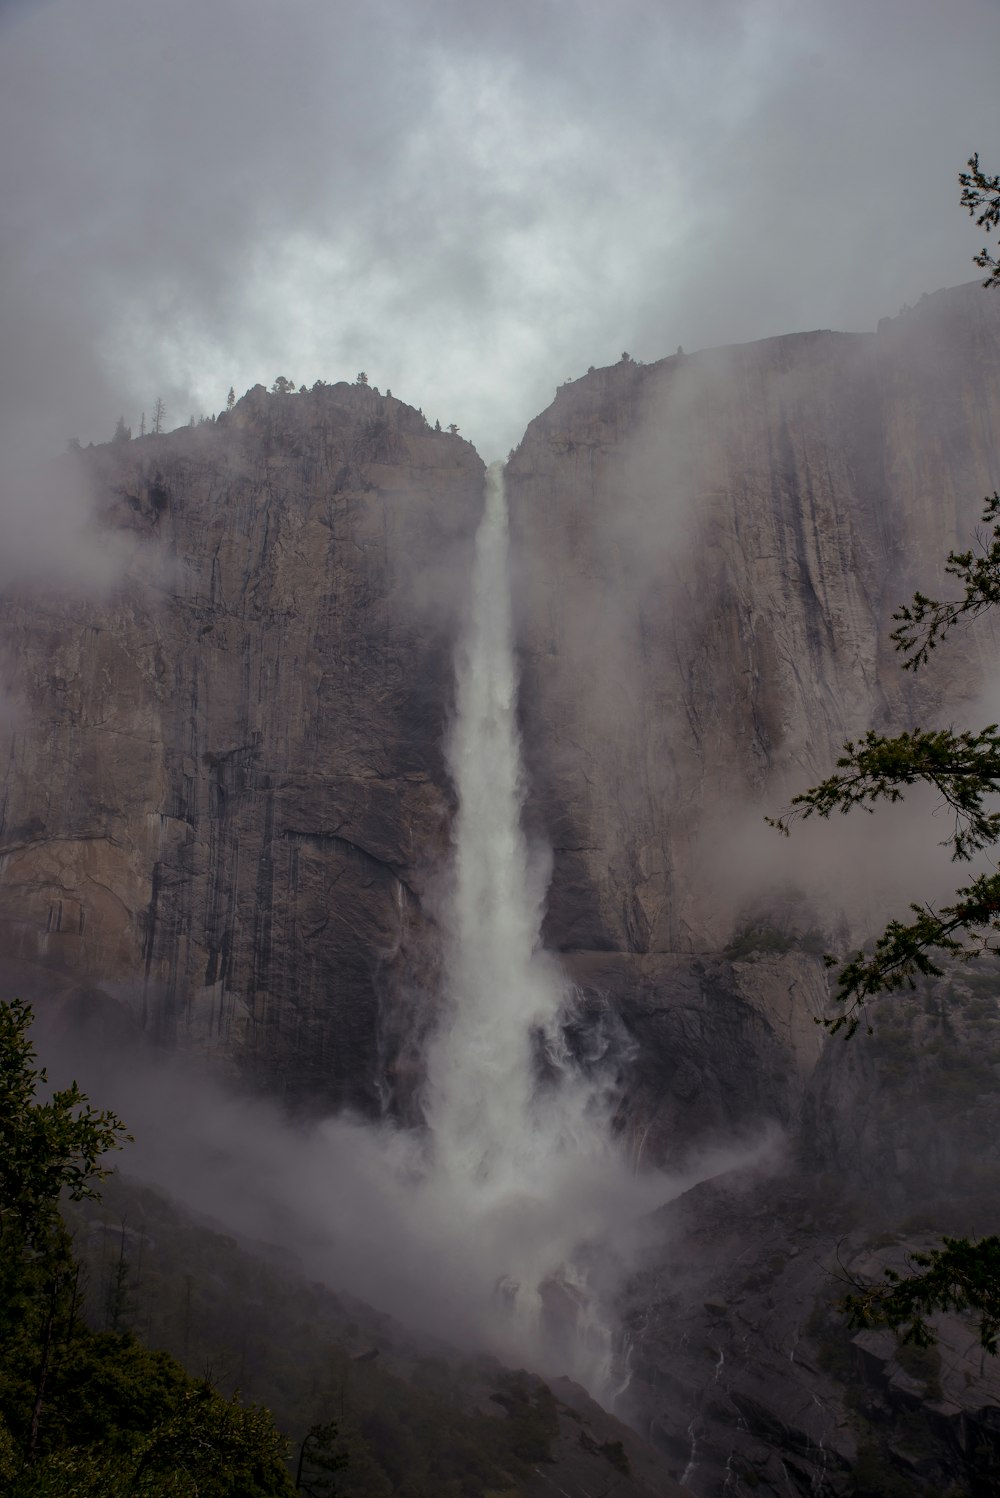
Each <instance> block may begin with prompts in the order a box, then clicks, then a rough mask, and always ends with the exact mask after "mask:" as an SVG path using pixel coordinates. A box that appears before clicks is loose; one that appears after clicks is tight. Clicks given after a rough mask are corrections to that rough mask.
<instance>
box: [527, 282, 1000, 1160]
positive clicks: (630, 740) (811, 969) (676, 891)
mask: <svg viewBox="0 0 1000 1498" xmlns="http://www.w3.org/2000/svg"><path fill="white" fill-rule="evenodd" d="M998 439H1000V298H996V297H993V298H991V297H989V296H987V295H986V294H985V293H983V292H982V290H981V289H980V288H979V287H978V285H975V286H970V287H962V288H959V289H957V290H955V291H948V292H940V293H937V294H936V295H935V296H932V297H928V298H926V299H925V300H924V301H923V302H922V303H921V304H920V305H919V306H918V307H917V308H916V309H914V310H913V311H911V312H907V313H905V314H902V315H901V316H900V317H899V318H897V319H894V320H893V321H891V322H884V323H883V324H881V325H880V328H879V331H878V332H877V333H872V334H840V333H830V332H817V333H806V334H799V335H795V336H792V337H784V338H774V339H768V340H765V341H764V342H761V343H756V344H751V345H747V346H743V347H738V348H727V349H719V350H714V351H710V352H708V353H704V354H697V355H693V356H685V355H678V356H677V357H675V358H670V359H666V360H663V361H662V362H660V363H658V364H653V365H649V366H639V365H636V364H635V363H633V362H631V361H628V360H623V362H621V363H619V364H618V365H616V366H614V367H613V368H610V369H603V370H597V371H592V372H591V373H590V374H588V375H587V376H586V377H585V378H583V379H581V380H578V381H576V382H574V383H570V384H567V385H565V386H563V387H562V388H561V389H560V390H559V391H558V393H557V396H556V399H555V401H554V402H553V404H552V405H551V406H550V407H549V409H548V410H547V411H546V412H544V413H543V414H542V415H541V416H539V417H538V418H537V419H536V420H535V421H534V422H532V423H531V425H530V426H529V428H528V431H527V433H526V435H525V437H524V440H523V441H522V443H521V446H520V447H519V448H518V449H517V451H516V453H515V454H514V455H513V457H512V459H511V461H510V463H509V464H508V479H507V486H508V493H509V495H510V502H511V507H512V517H513V525H514V534H515V536H516V540H517V554H518V558H519V570H518V579H517V590H518V601H519V610H520V619H521V639H522V641H523V676H522V715H523V719H524V725H525V737H526V753H527V759H528V765H529V772H530V773H529V784H530V788H531V790H530V800H529V805H528V816H529V818H530V819H531V822H532V824H533V825H534V826H535V827H537V828H538V829H540V831H541V833H542V835H543V836H544V837H546V838H547V839H548V840H549V841H550V842H551V843H552V844H553V847H554V875H553V880H552V892H551V898H550V901H549V907H548V916H547V924H546V936H547V940H548V942H549V944H550V945H551V946H552V947H554V948H555V949H557V950H558V951H559V952H560V953H561V954H562V956H563V960H564V962H565V963H566V965H567V967H568V968H569V970H570V971H571V972H572V974H573V975H574V977H576V978H577V980H578V982H580V984H581V985H582V987H583V988H584V990H585V992H587V993H590V994H598V995H600V996H602V997H603V999H604V1001H605V1002H608V1003H610V1005H611V1006H612V1008H614V1009H616V1010H617V1011H618V1012H621V1013H624V1014H625V1016H626V1021H627V1023H628V1025H629V1026H630V1027H631V1029H632V1033H633V1036H634V1038H635V1039H636V1041H637V1042H638V1045H639V1051H640V1056H641V1058H642V1059H641V1060H640V1063H639V1065H640V1070H642V1072H643V1075H644V1076H645V1077H648V1079H649V1082H650V1084H651V1087H652V1089H653V1090H656V1089H657V1088H658V1090H659V1098H660V1102H659V1109H660V1110H661V1111H660V1112H659V1113H654V1116H653V1119H652V1128H653V1133H652V1135H651V1142H652V1143H653V1144H654V1145H656V1143H657V1139H658V1142H659V1146H660V1149H661V1152H662V1150H663V1149H665V1148H667V1147H668V1142H669V1140H670V1139H671V1138H673V1139H676V1137H677V1134H676V1127H675V1126H676V1121H677V1120H676V1115H677V1111H678V1109H677V1107H676V1099H674V1100H673V1101H672V1098H671V1079H673V1084H672V1085H673V1086H675V1087H676V1085H677V1081H676V1073H677V1069H678V1067H679V1066H682V1067H683V1070H684V1074H685V1080H684V1082H683V1084H682V1086H683V1087H686V1088H687V1090H688V1096H687V1097H686V1098H685V1100H684V1101H685V1103H686V1104H687V1107H688V1110H691V1109H693V1111H694V1112H695V1114H696V1115H697V1116H699V1118H700V1121H701V1123H704V1122H706V1121H707V1117H708V1115H709V1114H711V1115H712V1116H713V1117H714V1118H715V1120H716V1122H717V1123H719V1124H720V1125H722V1126H731V1124H732V1123H733V1121H734V1115H736V1116H740V1117H744V1118H745V1117H746V1116H747V1112H746V1108H745V1104H746V1102H747V1100H748V1093H753V1092H754V1091H755V1084H754V1082H752V1081H751V1082H748V1078H747V1076H746V1070H747V1064H749V1070H750V1071H751V1072H752V1073H755V1075H756V1077H757V1083H756V1093H757V1097H756V1100H755V1103H754V1107H755V1108H756V1107H760V1106H761V1105H762V1107H763V1112H764V1113H765V1114H766V1113H770V1115H771V1116H782V1115H783V1114H785V1115H787V1112H788V1110H792V1111H794V1108H795V1106H796V1101H795V1099H796V1096H797V1086H798V1083H797V1081H796V1078H802V1077H803V1076H805V1075H807V1074H808V1073H809V1072H810V1071H811V1068H812V1066H813V1065H814V1063H815V1061H816V1058H817V1055H818V1051H819V1038H818V1035H817V1030H816V1027H815V1026H814V1025H813V1024H812V1023H811V1018H812V1015H813V1014H815V1013H816V1012H817V1011H818V1010H821V1009H822V1008H823V1006H824V1004H825V981H824V979H823V970H822V966H821V963H820V962H819V961H818V960H817V958H816V957H815V956H813V957H810V955H809V954H810V953H812V954H817V953H819V954H821V953H822V952H823V951H824V950H828V949H829V948H830V947H831V946H833V945H839V946H841V947H843V945H844V943H845V942H846V941H847V940H848V938H849V937H850V938H851V939H860V938H862V937H863V936H865V935H867V934H868V932H869V931H870V930H872V929H873V928H875V929H879V928H880V926H881V922H882V919H883V918H884V916H885V915H887V914H888V913H889V911H890V910H892V911H893V913H895V911H897V910H898V909H899V908H902V909H904V910H905V908H906V901H907V900H908V899H912V898H919V897H921V896H924V897H926V894H927V891H926V889H924V888H922V887H920V884H919V883H918V884H917V887H916V888H914V887H913V885H912V884H911V885H909V886H907V885H906V884H905V881H903V882H901V880H900V869H899V865H900V863H903V864H906V865H907V868H908V869H909V868H912V867H913V866H914V860H926V857H927V855H926V853H925V852H923V851H921V852H919V853H918V852H916V851H915V850H914V849H913V848H910V849H909V850H908V852H907V853H903V854H902V855H901V852H900V848H899V846H898V845H897V844H895V833H894V831H893V826H894V824H893V823H892V822H891V819H890V822H889V824H888V828H887V826H886V823H885V821H884V819H876V820H877V821H878V823H879V825H878V828H877V829H876V832H875V836H876V838H877V840H878V841H877V842H871V841H869V842H867V843H865V842H863V841H862V842H861V843H855V844H853V845H851V846H850V847H846V848H843V849H842V848H841V844H840V842H839V841H838V837H837V836H836V835H835V834H836V833H837V832H839V831H840V829H829V828H817V829H816V831H818V832H819V833H820V834H821V835H820V836H819V837H818V838H817V839H816V840H815V841H812V840H810V839H809V838H804V837H803V836H802V831H811V830H812V824H810V827H809V828H807V829H802V830H796V832H795V835H794V836H793V837H792V839H791V841H790V843H788V844H784V843H782V842H781V841H780V840H779V839H778V838H777V837H776V836H775V834H774V833H773V832H772V831H771V830H770V829H768V828H766V827H765V825H764V821H763V817H764V813H767V812H770V813H775V812H778V811H780V810H781V809H782V808H783V807H784V805H785V804H787V800H788V797H789V796H790V795H791V794H792V793H793V792H794V791H796V790H800V789H802V788H803V787H804V786H806V785H810V784H813V783H815V781H816V780H817V779H819V778H821V777H822V776H823V775H825V774H827V773H829V771H830V768H831V767H832V764H833V762H834V759H835V757H836V753H837V751H838V749H839V747H840V745H841V744H842V743H843V742H844V739H845V738H846V737H847V736H849V735H851V734H853V733H856V732H857V731H858V730H860V729H862V728H864V727H867V726H869V725H872V726H875V727H880V728H883V729H887V728H892V727H912V726H915V725H919V724H920V723H928V722H936V721H939V720H941V719H943V720H944V721H948V720H949V719H952V718H954V717H955V715H956V714H958V715H959V716H965V715H968V714H970V713H971V721H972V722H976V721H977V719H978V716H979V714H978V712H977V711H976V710H975V709H974V707H973V706H972V704H973V703H974V701H975V699H976V698H977V696H978V695H979V694H980V693H981V692H982V690H983V687H984V683H985V681H986V680H987V679H988V668H989V667H990V666H991V665H992V662H994V661H995V659H996V648H997V637H996V635H995V634H994V633H992V632H991V630H990V628H989V622H988V621H986V623H985V625H983V626H979V625H977V630H976V631H975V632H967V633H966V635H965V637H964V638H963V639H962V640H958V639H956V640H955V641H954V642H952V643H950V644H949V646H948V647H947V663H946V666H947V669H946V671H945V670H942V669H940V666H941V664H942V663H941V662H940V660H938V661H937V662H936V663H935V664H936V665H937V667H938V669H936V670H930V671H921V672H919V673H912V672H904V671H901V670H900V661H899V657H898V656H897V655H896V653H895V652H894V650H893V648H892V645H891V642H890V640H889V634H890V631H891V629H892V627H893V626H892V621H891V615H892V612H893V610H894V609H895V608H897V607H898V605H899V603H900V602H902V601H904V600H906V599H907V598H908V597H909V596H910V595H911V594H912V592H913V590H914V588H915V587H916V586H923V587H925V588H931V587H933V588H935V589H938V590H940V586H941V565H942V560H941V559H942V558H943V557H944V555H945V554H946V553H947V551H948V550H949V549H950V548H951V547H954V546H956V545H958V544H962V545H964V544H967V543H968V538H969V536H970V534H971V531H972V528H973V526H974V524H975V521H976V520H977V519H978V516H979V513H980V510H981V505H982V499H983V496H984V495H985V494H987V493H988V492H989V491H990V490H992V489H993V488H994V487H995V486H996V485H997V483H998V482H1000V440H998ZM991 711H992V709H991V708H990V707H986V708H984V709H983V712H984V713H985V714H989V713H990V712H991ZM986 721H989V718H988V717H987V718H986ZM859 820H860V821H862V822H863V821H864V820H865V819H864V818H861V819H859ZM927 828H928V829H929V830H924V829H921V830H922V831H923V832H924V846H925V847H927V846H933V844H934V843H935V840H936V834H935V832H934V830H933V824H931V823H928V824H927ZM845 830H847V831H853V830H854V823H853V822H852V824H851V828H849V829H845ZM858 831H860V833H861V834H862V836H864V834H865V833H866V832H867V829H863V828H862V829H858ZM906 831H907V833H908V834H909V833H910V832H912V831H913V828H912V819H911V826H910V827H908V828H907V829H906ZM859 850H860V851H859ZM887 853H888V854H889V858H888V859H887V857H886V854H887ZM934 877H936V876H934ZM931 878H932V876H931V875H929V874H928V875H927V879H928V880H930V879H931ZM943 878H944V881H945V882H944V884H943V889H944V890H945V891H947V890H950V889H951V888H953V883H949V882H948V881H949V880H950V878H951V874H950V871H949V869H948V867H947V865H945V869H944V874H943ZM724 952H725V953H728V954H729V955H731V956H734V957H736V958H737V959H740V960H736V961H735V962H733V963H732V964H731V966H730V968H729V969H728V970H727V971H726V972H725V973H724V974H722V973H720V972H719V971H718V970H717V969H713V963H712V960H711V959H708V960H706V954H713V953H714V954H720V953H724ZM765 954H766V956H767V961H768V963H769V967H768V970H767V975H766V981H763V982H762V981H761V978H762V971H763V970H762V969H761V968H760V966H759V963H758V960H757V959H758V958H760V957H761V956H762V955H765ZM745 959H750V960H749V961H748V960H745ZM681 969H684V972H685V974H686V976H684V977H683V978H681V976H680V973H681ZM713 973H714V976H713ZM720 985H721V987H720ZM694 994H697V995H699V997H697V998H696V999H695V1001H694V1003H695V1008H698V1007H699V1006H700V1007H701V1008H702V1009H707V1010H708V1011H710V1013H711V1018H710V1019H709V1021H708V1024H707V1027H706V1026H702V1025H701V1022H700V1021H699V1022H698V1023H697V1025H696V1027H695V1028H696V1030H697V1031H698V1033H697V1035H696V1037H694V1038H693V1043H692V1045H691V1046H688V1045H687V1042H686V1041H685V1039H684V1035H685V1031H686V1030H690V1027H691V1020H692V1018H693V1014H692V995H694ZM709 1033H711V1034H712V1035H714V1036H715V1041H713V1040H710V1039H708V1035H709ZM660 1037H662V1042H661V1039H660ZM678 1039H679V1041H680V1044H679V1045H678ZM719 1041H721V1047H720V1045H719V1044H718V1043H717V1042H719ZM720 1050H721V1052H725V1051H726V1050H728V1051H729V1052H730V1053H731V1057H730V1064H728V1065H723V1066H722V1068H721V1070H722V1073H723V1077H722V1082H721V1086H720V1085H719V1082H718V1075H719V1069H720V1060H721V1056H720ZM776 1050H779V1051H782V1052H783V1053H784V1064H783V1065H782V1064H776V1055H775V1052H776ZM741 1052H742V1054H743V1061H744V1063H745V1064H744V1065H743V1066H741V1065H740V1063H739V1061H738V1060H737V1056H738V1055H739V1054H740V1053H741ZM646 1068H648V1070H646ZM699 1073H700V1074H702V1076H703V1077H704V1079H705V1085H704V1086H703V1087H699V1083H698V1076H699ZM713 1073H714V1075H715V1078H716V1080H713ZM664 1081H666V1082H667V1086H666V1087H664V1086H663V1083H664ZM727 1091H728V1097H727ZM682 1111H683V1110H682ZM751 1111H752V1110H751ZM649 1124H650V1119H649V1117H648V1115H647V1116H646V1117H644V1119H643V1126H644V1127H646V1126H648V1125H649Z"/></svg>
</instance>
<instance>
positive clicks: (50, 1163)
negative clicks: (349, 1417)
mask: <svg viewBox="0 0 1000 1498" xmlns="http://www.w3.org/2000/svg"><path fill="white" fill-rule="evenodd" d="M30 1024H31V1010H30V1008H29V1007H28V1006H27V1005H26V1004H24V1003H22V1002H21V1001H19V1000H14V1001H13V1002H12V1003H0V1493H8V1494H10V1495H12V1498H29V1495H31V1498H36V1495H37V1498H85V1495H91V1494H92V1495H94V1498H98V1495H100V1498H118V1495H121V1498H125V1495H126V1494H129V1495H133V1494H134V1495H142V1498H146V1495H150V1498H152V1495H160V1494H173V1495H178V1498H237V1495H239V1498H273V1495H283V1494H291V1493H292V1492H293V1491H294V1489H293V1488H292V1485H291V1481H290V1479H289V1476H288V1472H287V1470H286V1467H285V1454H286V1447H287V1443H286V1441H285V1439H284V1437H283V1436H282V1435H281V1433H280V1432H279V1431H278V1430H277V1428H276V1427H275V1425H274V1422H273V1420H272V1418H271V1416H270V1414H269V1413H268V1411H266V1410H263V1409H255V1408H253V1407H246V1406H244V1405H242V1404H241V1402H240V1401H239V1399H238V1397H236V1396H234V1397H233V1398H232V1399H229V1400H227V1399H224V1398H223V1397H222V1396H221V1395H220V1394H218V1393H217V1392H216V1391H215V1390H214V1389H213V1388H212V1387H211V1385H210V1384H209V1383H208V1382H206V1381H205V1380H197V1379H192V1378H190V1377H189V1375H188V1374H187V1373H186V1372H185V1371H184V1369H183V1368H182V1367H181V1365H180V1364H179V1363H178V1362H176V1361H175V1359H173V1358H172V1357H170V1355H169V1354H168V1353H165V1352H154V1351H151V1350H150V1349H148V1348H146V1347H143V1346H142V1345H141V1343H139V1342H138V1341H136V1340H135V1338H134V1337H133V1336H132V1335H131V1334H130V1333H128V1332H95V1331H93V1330H91V1328H90V1327H88V1326H87V1325H86V1323H85V1322H84V1321H83V1319H82V1316H81V1315H80V1294H81V1286H80V1270H79V1267H78V1266H77V1264H76V1263H75V1261H74V1258H73V1254H72V1252H71V1247H70V1239H69V1235H68V1233H67V1232H66V1229H65V1227H64V1225H63V1222H62V1219H61V1217H60V1214H59V1201H60V1197H61V1196H63V1195H65V1196H67V1197H68V1198H69V1199H70V1200H71V1201H82V1200H84V1199H86V1198H94V1197H96V1196H97V1194H98V1193H97V1189H96V1183H97V1182H99V1181H100V1180H101V1179H102V1178H104V1177H105V1176H106V1175H107V1174H108V1170H107V1168H106V1166H104V1165H103V1164H102V1161H103V1158H104V1157H105V1156H106V1155H107V1153H108V1152H109V1151H110V1150H114V1149H118V1148H120V1147H121V1145H122V1143H123V1142H124V1141H125V1140H126V1139H128V1138H129V1136H128V1135H127V1134H126V1133H125V1128H124V1125H123V1124H122V1122H121V1120H120V1119H119V1118H117V1117H116V1115H115V1114H113V1113H110V1112H101V1111H99V1110H97V1109H95V1108H93V1107H92V1106H91V1105H90V1103H89V1101H88V1100H87V1098H86V1097H85V1096H84V1094H83V1093H82V1092H81V1091H80V1089H79V1088H78V1087H77V1085H76V1083H75V1082H74V1083H73V1084H72V1085H71V1086H70V1087H68V1088H65V1089H64V1090H62V1091H56V1092H53V1093H52V1095H51V1097H50V1098H49V1099H48V1101H40V1100H39V1097H38V1091H39V1089H40V1088H41V1087H44V1086H45V1084H46V1082H47V1078H46V1075H45V1072H44V1071H43V1070H40V1069H39V1068H37V1067H36V1066H35V1065H34V1061H35V1052H34V1048H33V1046H32V1044H31V1040H30V1038H29V1035H28V1030H29V1027H30ZM123 1262H124V1259H123ZM116 1319H117V1318H116Z"/></svg>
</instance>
